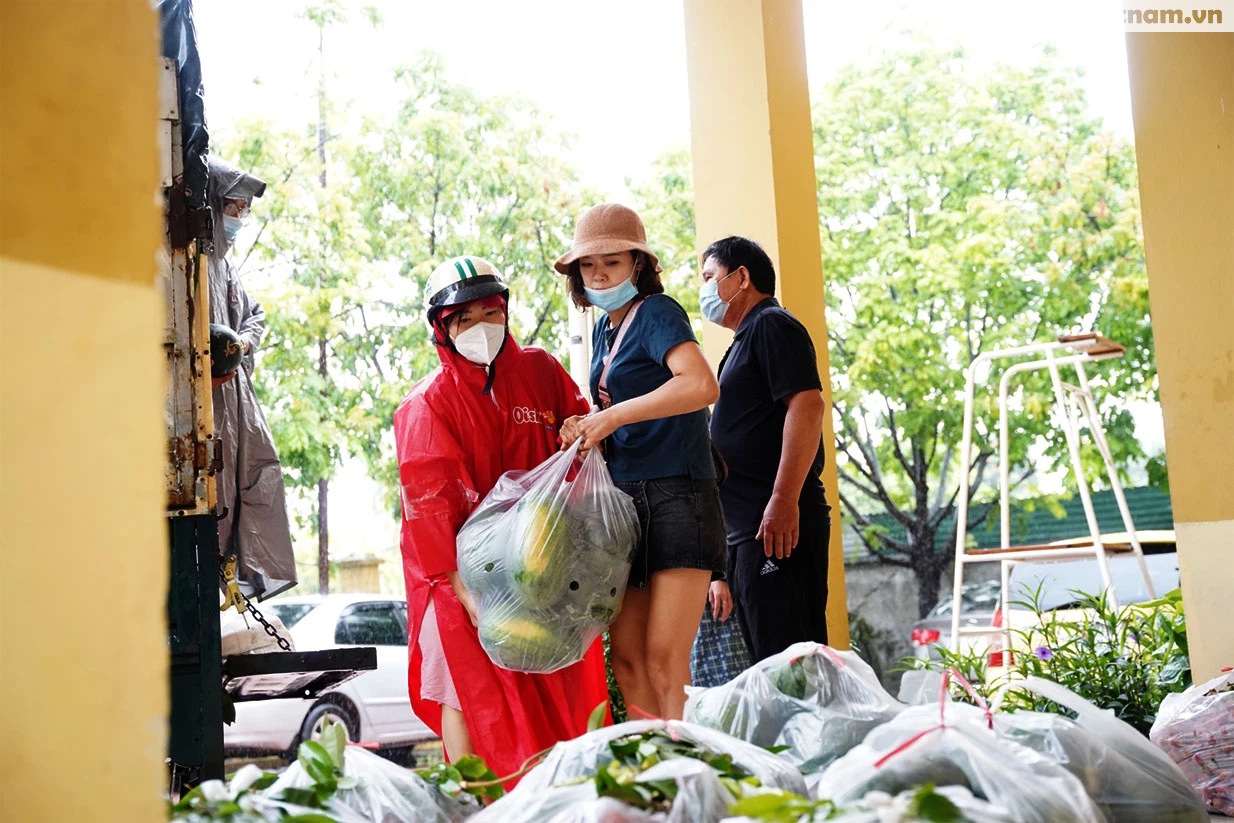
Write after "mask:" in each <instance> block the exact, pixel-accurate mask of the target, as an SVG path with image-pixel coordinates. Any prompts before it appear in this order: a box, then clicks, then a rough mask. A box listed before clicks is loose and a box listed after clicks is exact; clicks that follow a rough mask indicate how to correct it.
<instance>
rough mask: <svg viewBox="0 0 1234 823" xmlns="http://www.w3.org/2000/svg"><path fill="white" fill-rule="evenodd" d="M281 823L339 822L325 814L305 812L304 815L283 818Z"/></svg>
mask: <svg viewBox="0 0 1234 823" xmlns="http://www.w3.org/2000/svg"><path fill="white" fill-rule="evenodd" d="M282 823H339V821H338V818H337V817H330V816H329V815H327V814H316V813H314V812H305V813H304V814H293V815H288V816H287V817H284V818H283V821H282Z"/></svg>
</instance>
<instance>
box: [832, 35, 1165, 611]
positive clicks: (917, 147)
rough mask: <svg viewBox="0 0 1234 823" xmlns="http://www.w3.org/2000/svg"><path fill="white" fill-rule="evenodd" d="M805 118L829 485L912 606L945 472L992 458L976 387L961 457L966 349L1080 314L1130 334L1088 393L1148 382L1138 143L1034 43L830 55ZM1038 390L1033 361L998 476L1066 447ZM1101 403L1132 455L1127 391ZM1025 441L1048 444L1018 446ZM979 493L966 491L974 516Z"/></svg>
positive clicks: (989, 417) (931, 578)
mask: <svg viewBox="0 0 1234 823" xmlns="http://www.w3.org/2000/svg"><path fill="white" fill-rule="evenodd" d="M814 123H815V155H816V156H815V165H816V172H817V175H818V193H819V207H820V217H821V223H822V245H823V264H824V270H825V272H826V276H827V286H828V325H829V333H830V341H829V343H830V347H831V355H832V361H831V362H832V370H833V375H832V378H833V385H834V387H835V395H834V397H835V410H836V413H837V419H838V425H837V439H838V452H839V462H840V465H839V471H840V477H841V481H842V482H841V501H842V504H843V506H844V511H845V513H846V514H847V515H848V516H849V517H851V518H852V521H853V522H854V523H855V524H856V526H857V529H858V532H859V533H860V534H861V536H862V539H863V541H864V542H865V544H866V546H867V548H868V549H869V550H870V551H871V552H873V553H874V554H875V555H877V556H878V557H879V558H880V559H882V560H884V561H885V562H888V563H892V564H896V565H902V566H906V567H909V568H911V569H912V570H913V571H914V572H915V574H916V577H917V579H918V582H919V584H920V598H919V604H918V605H919V608H920V611H921V613H922V614H925V612H926V611H928V610H929V609H930V608H931V607H932V606H933V605H934V603H935V602H936V601H937V598H938V590H939V577H940V574H941V572H942V570H943V568H944V566H945V565H946V563H947V559H948V556H949V554H950V550H949V549H946V548H944V549H943V550H941V551H940V550H939V549H936V547H935V538H936V536H938V533H939V528H940V526H941V525H942V524H943V522H944V520H946V519H948V517H949V516H950V515H952V514H953V513H954V512H955V507H956V502H957V500H956V498H957V494H958V482H957V478H958V474H959V472H961V471H968V472H970V473H971V476H972V479H973V484H972V487H973V490H974V493H976V492H977V491H978V489H979V487H980V485H981V481H982V479H983V478H984V477H985V472H986V471H987V469H989V470H992V469H993V466H994V460H993V458H994V457H995V455H996V451H995V449H996V448H997V444H996V440H995V439H994V435H993V429H994V428H995V424H994V422H993V421H994V420H995V419H996V417H995V408H994V401H993V400H991V401H990V402H988V403H986V404H985V405H984V406H982V405H980V404H979V414H978V417H980V418H983V419H982V420H981V421H979V426H978V429H977V434H976V436H975V453H974V459H973V462H972V464H971V465H970V466H960V465H958V457H959V455H958V452H959V441H960V435H961V428H962V414H963V388H964V377H963V373H964V369H965V367H967V366H968V364H969V363H970V362H971V361H972V360H973V358H974V357H976V356H977V355H978V354H979V353H981V352H986V351H990V350H993V349H998V348H1005V347H1010V346H1014V345H1021V344H1024V343H1027V342H1033V341H1042V340H1050V339H1053V338H1054V337H1056V336H1058V335H1060V334H1065V333H1070V332H1076V331H1082V330H1088V329H1093V330H1098V331H1100V332H1101V333H1103V334H1105V335H1106V336H1109V337H1113V338H1114V339H1117V340H1119V341H1121V342H1123V343H1124V344H1126V345H1127V347H1128V351H1127V356H1126V358H1125V359H1124V360H1121V361H1113V362H1111V363H1108V364H1105V365H1102V366H1099V367H1097V368H1095V369H1091V370H1090V371H1092V372H1095V373H1096V375H1097V376H1096V379H1095V380H1094V383H1095V385H1096V386H1098V387H1099V389H1098V390H1099V392H1100V393H1101V394H1103V395H1105V396H1106V397H1107V398H1110V399H1118V398H1121V399H1125V398H1133V397H1147V396H1151V395H1152V393H1153V392H1154V385H1155V362H1154V357H1153V348H1152V337H1151V326H1150V321H1149V316H1148V301H1147V278H1146V275H1145V270H1144V256H1143V250H1142V246H1141V240H1140V236H1141V235H1140V211H1139V195H1138V190H1137V183H1136V168H1135V154H1134V150H1133V148H1132V146H1131V145H1130V144H1129V143H1128V142H1126V141H1125V140H1122V139H1119V138H1116V137H1114V136H1113V135H1111V134H1110V133H1109V132H1108V131H1105V130H1103V128H1102V124H1101V121H1100V120H1099V119H1098V118H1096V117H1094V116H1093V115H1092V114H1090V113H1089V111H1088V107H1087V104H1086V102H1085V99H1084V94H1083V91H1082V89H1081V87H1080V84H1079V79H1078V75H1077V74H1076V73H1075V72H1074V71H1072V70H1069V69H1066V68H1064V67H1061V66H1060V65H1059V64H1058V63H1057V61H1056V59H1055V58H1054V56H1053V55H1052V53H1051V52H1050V51H1049V50H1047V51H1046V52H1045V53H1044V54H1043V56H1042V59H1041V60H1040V61H1039V63H1038V64H1037V65H1036V66H1034V67H1032V68H1027V69H1024V68H1013V67H1007V66H999V67H996V68H994V69H993V70H992V71H990V72H989V73H988V74H985V75H981V76H977V75H975V74H974V73H973V72H972V71H971V67H969V66H968V65H967V64H966V61H965V57H964V54H963V53H962V52H961V51H945V50H940V49H938V48H936V47H934V46H933V45H931V44H928V43H922V42H915V43H912V44H910V45H909V46H908V47H907V48H905V49H903V50H901V51H898V52H895V53H888V54H885V55H883V56H882V57H881V58H880V59H878V60H877V61H876V62H874V63H872V64H870V65H866V66H852V67H849V68H847V69H845V70H843V71H841V72H840V73H839V74H838V76H837V77H836V78H835V80H834V81H833V82H831V83H830V84H828V85H827V87H826V88H825V89H823V90H822V94H821V96H820V98H819V99H818V100H817V102H816V105H815V108H814ZM997 377H998V372H997V371H996V372H995V374H994V375H993V376H992V378H991V382H993V383H994V384H995V385H996V384H997V383H996V380H997ZM1051 405H1052V394H1051V390H1050V387H1049V384H1048V378H1047V377H1046V376H1045V375H1039V376H1038V377H1037V378H1034V379H1030V380H1028V381H1025V383H1024V388H1023V390H1022V391H1020V393H1019V394H1018V396H1017V398H1016V401H1015V404H1014V408H1013V409H1012V411H1011V416H1010V419H1011V432H1012V442H1011V450H1010V451H1011V460H1012V463H1013V464H1014V469H1015V472H1016V473H1015V474H1014V475H1013V481H1016V480H1018V481H1020V482H1022V481H1023V480H1025V479H1027V478H1029V477H1030V476H1031V475H1032V474H1033V472H1034V471H1035V470H1041V469H1047V470H1048V469H1049V468H1051V467H1056V466H1057V465H1058V461H1059V459H1060V458H1061V457H1062V455H1063V454H1064V448H1065V446H1064V443H1063V440H1062V438H1061V434H1060V432H1059V431H1058V430H1057V427H1056V426H1055V425H1054V424H1053V423H1052V420H1051V415H1050V408H1051ZM1103 417H1104V424H1105V426H1106V428H1107V431H1108V433H1109V436H1110V441H1111V446H1112V448H1113V450H1114V452H1115V458H1116V460H1118V461H1120V463H1124V464H1125V463H1126V462H1127V461H1128V460H1130V459H1132V458H1138V457H1142V456H1143V455H1142V452H1141V450H1140V448H1139V445H1138V443H1137V441H1136V440H1135V438H1134V427H1133V424H1132V420H1131V416H1130V414H1129V413H1128V412H1127V411H1126V410H1125V406H1124V404H1122V403H1119V402H1107V403H1106V404H1105V409H1104V411H1103ZM1041 445H1044V446H1045V449H1046V452H1045V454H1046V459H1045V460H1044V461H1043V460H1042V459H1041V457H1040V455H1031V456H1030V450H1031V449H1034V448H1035V447H1040V446H1041ZM1087 459H1089V460H1090V461H1095V459H1096V454H1095V452H1093V453H1091V454H1088V455H1087ZM872 510H874V511H878V512H880V513H885V514H886V515H889V516H890V517H891V519H893V520H894V521H895V522H896V523H897V524H898V526H899V528H898V529H886V528H880V527H879V526H877V525H876V524H875V521H874V520H873V518H872V517H871V516H870V512H871V511H872ZM988 511H989V507H983V506H976V507H974V510H973V512H972V513H971V516H972V521H973V522H972V523H971V526H973V527H975V526H976V525H978V523H979V522H980V521H981V520H982V519H983V518H984V517H985V515H986V514H987V513H988Z"/></svg>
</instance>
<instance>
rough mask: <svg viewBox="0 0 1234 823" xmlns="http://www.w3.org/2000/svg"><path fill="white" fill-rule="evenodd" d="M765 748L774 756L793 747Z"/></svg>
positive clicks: (916, 658)
mask: <svg viewBox="0 0 1234 823" xmlns="http://www.w3.org/2000/svg"><path fill="white" fill-rule="evenodd" d="M913 659H915V660H919V659H920V658H918V657H916V655H914V657H913ZM763 748H764V749H766V750H767V751H769V752H771V753H772V754H779V753H780V752H786V751H788V750H789V749H791V748H792V746H788V745H779V746H763Z"/></svg>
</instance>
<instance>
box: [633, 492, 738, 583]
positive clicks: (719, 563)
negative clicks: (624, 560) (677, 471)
mask: <svg viewBox="0 0 1234 823" xmlns="http://www.w3.org/2000/svg"><path fill="white" fill-rule="evenodd" d="M617 488H619V489H621V490H622V491H623V492H625V493H626V494H628V495H630V496H631V497H633V498H634V506H635V508H636V509H638V523H639V529H640V535H639V541H638V548H637V549H635V551H634V560H633V563H632V565H631V568H630V583H629V585H631V586H633V587H635V588H637V589H641V588H643V587H644V586H646V585H647V581H648V580H650V579H651V576H652V575H653V574H655V573H656V572H662V571H666V570H668V569H703V570H705V571H709V572H723V571H724V570H725V566H726V564H727V557H728V540H727V538H726V536H725V530H724V512H723V510H722V509H721V508H720V492H719V490H718V489H717V488H716V481H714V480H692V479H690V478H689V477H686V476H684V475H681V476H677V477H660V478H657V479H655V480H636V481H632V482H625V483H621V482H619V483H617Z"/></svg>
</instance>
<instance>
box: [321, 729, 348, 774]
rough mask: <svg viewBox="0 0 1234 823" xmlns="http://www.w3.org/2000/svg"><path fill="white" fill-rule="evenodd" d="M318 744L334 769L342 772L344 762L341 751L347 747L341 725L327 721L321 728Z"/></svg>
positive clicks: (345, 735)
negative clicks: (331, 762)
mask: <svg viewBox="0 0 1234 823" xmlns="http://www.w3.org/2000/svg"><path fill="white" fill-rule="evenodd" d="M318 742H319V743H321V747H322V749H324V750H325V752H326V754H327V755H329V757H330V760H331V761H333V763H334V768H336V769H338V770H339V771H342V770H343V764H344V763H345V762H346V761H345V760H344V754H343V751H344V749H345V748H346V746H347V732H346V731H344V729H343V725H342V724H341V723H336V722H334V721H333V720H327V721H326V723H325V725H324V726H323V727H322V730H321V736H320V737H319V738H318Z"/></svg>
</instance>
